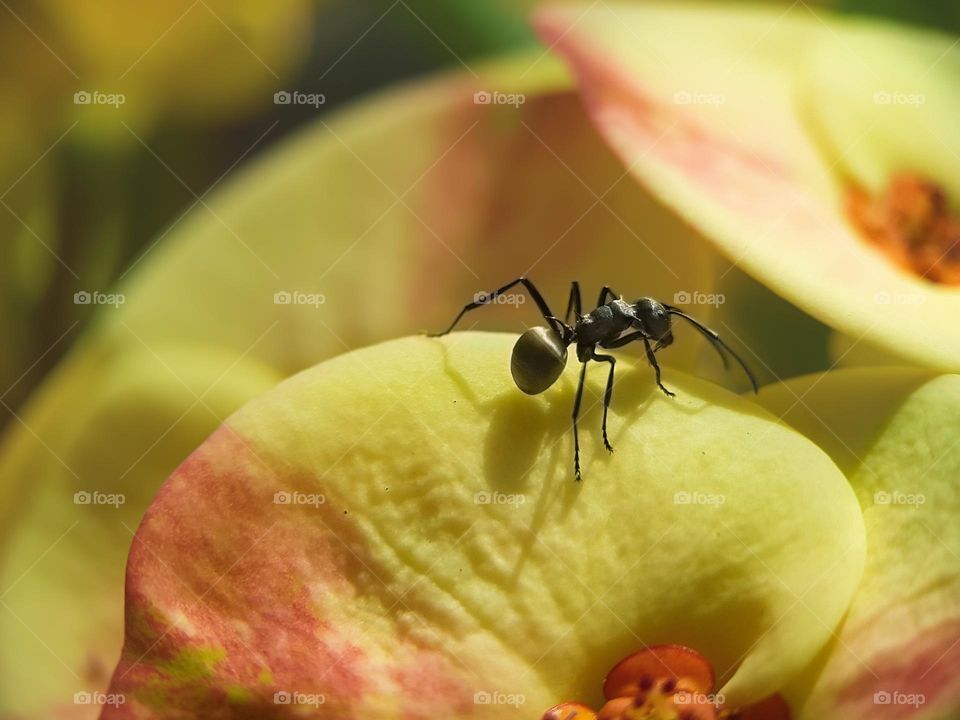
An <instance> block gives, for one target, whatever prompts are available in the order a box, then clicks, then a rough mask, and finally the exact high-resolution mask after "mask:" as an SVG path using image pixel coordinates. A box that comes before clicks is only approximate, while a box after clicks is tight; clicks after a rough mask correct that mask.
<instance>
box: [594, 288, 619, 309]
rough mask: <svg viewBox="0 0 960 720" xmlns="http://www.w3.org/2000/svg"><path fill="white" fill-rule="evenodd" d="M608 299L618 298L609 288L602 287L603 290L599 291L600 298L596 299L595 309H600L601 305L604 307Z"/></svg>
mask: <svg viewBox="0 0 960 720" xmlns="http://www.w3.org/2000/svg"><path fill="white" fill-rule="evenodd" d="M608 297H609V298H618V297H620V296H619V295H617V294H616V293H615V292H614V291H613V290H611V289H610V288H609V286H607V285H604V286H603V289H602V290H601V291H600V297H599V298H598V299H597V307H600V306H601V305H606V304H607V298H608Z"/></svg>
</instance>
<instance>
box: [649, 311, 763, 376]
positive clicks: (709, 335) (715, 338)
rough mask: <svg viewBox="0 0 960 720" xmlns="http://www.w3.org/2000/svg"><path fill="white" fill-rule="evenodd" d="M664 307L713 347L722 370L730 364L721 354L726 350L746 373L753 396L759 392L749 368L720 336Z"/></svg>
mask: <svg viewBox="0 0 960 720" xmlns="http://www.w3.org/2000/svg"><path fill="white" fill-rule="evenodd" d="M664 307H665V308H666V309H667V312H668V313H669V314H670V315H677V316H679V317H682V318H683V319H684V320H686V321H687V322H688V323H690V324H691V325H693V326H694V327H695V328H696V329H697V330H698V331H699V332H700V334H701V335H703V336H704V337H705V338H706V339H707V341H708V342H709V343H710V344H711V345H712V346H713V349H714V350H716V351H717V354H718V355H719V356H720V359H721V360H723V367H724V368H728V367H730V364H729V363H728V362H727V356H726V355H724V354H723V351H724V350H726V351H727V352H728V353H730V355H731V357H733V359H734V360H736V361H737V362H738V363H739V364H740V367H742V368H743V372H744V373H746V375H747V377H748V378H749V379H750V384H751V385H752V386H753V392H754V394H756V393H758V392H759V388H758V386H757V379H756V378H755V377H754V376H753V373H752V372H751V371H750V368H749V367H748V366H747V364H746V363H745V362H744V361H743V359H742V358H741V357H740V356H739V355H737V353H735V352H734V351H733V349H732V348H731V347H730V346H729V345H727V344H726V343H725V342H724V341H723V340H721V339H720V336H719V335H717V333H715V332H714V331H713V330H711V329H710V328H708V327H707V326H706V325H704V324H702V323H701V322H700V321H699V320H694V319H693V318H692V317H690V316H689V315H687V314H686V313H684V312H681V311H680V310H678V309H677V308H675V307H673V306H672V305H664Z"/></svg>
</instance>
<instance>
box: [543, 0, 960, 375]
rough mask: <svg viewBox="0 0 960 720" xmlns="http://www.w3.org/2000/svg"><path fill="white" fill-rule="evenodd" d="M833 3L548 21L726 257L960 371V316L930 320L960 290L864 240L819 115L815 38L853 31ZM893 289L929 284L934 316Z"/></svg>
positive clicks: (620, 127)
mask: <svg viewBox="0 0 960 720" xmlns="http://www.w3.org/2000/svg"><path fill="white" fill-rule="evenodd" d="M818 16H825V17H826V19H823V18H822V17H821V19H817V18H815V17H812V16H811V15H810V13H809V12H807V11H805V10H803V9H796V10H795V11H794V10H787V11H784V10H782V9H776V10H771V9H764V8H740V9H728V8H723V9H719V8H703V7H697V8H689V7H687V8H683V7H681V8H677V7H667V6H658V5H644V6H642V7H634V6H610V5H606V4H603V5H600V6H595V7H593V8H591V9H589V10H584V8H582V7H580V8H569V7H565V6H558V7H550V8H547V9H545V10H543V11H541V12H540V13H539V14H538V15H537V18H536V23H537V27H538V29H539V31H540V35H541V37H542V38H543V40H544V42H545V43H547V44H548V45H549V46H550V47H552V48H553V50H554V51H555V52H557V53H559V54H560V55H562V56H563V57H564V58H565V59H566V60H567V61H568V62H569V63H570V65H571V67H572V69H573V71H574V73H575V75H576V77H577V78H578V83H579V86H580V89H581V92H582V94H583V97H584V102H585V104H586V107H587V110H588V112H589V113H590V115H591V117H592V118H593V120H594V122H595V123H596V126H597V128H598V130H599V131H600V133H601V134H602V135H603V136H604V137H605V138H606V139H607V141H608V142H609V143H610V145H611V147H612V148H613V149H614V150H615V151H616V152H617V153H618V154H619V155H620V157H621V159H622V160H623V161H624V163H625V165H626V166H627V167H629V168H630V171H631V173H632V174H633V175H634V176H635V177H636V178H637V179H638V180H640V181H641V182H642V183H643V184H644V185H645V186H646V187H647V188H649V189H650V191H651V192H652V193H654V194H655V195H657V196H658V197H660V198H661V199H662V200H663V202H665V203H666V204H667V205H668V206H669V207H671V208H673V209H674V210H676V211H677V212H678V214H680V215H681V216H682V217H684V218H685V219H686V220H687V221H688V222H690V223H691V224H692V225H693V226H694V227H696V228H697V229H699V230H700V231H702V232H703V234H704V236H705V237H707V238H709V239H710V240H712V241H713V242H714V243H715V244H716V246H717V247H718V248H719V249H720V251H721V252H722V253H724V254H725V255H726V256H727V258H729V259H730V260H731V261H732V262H734V263H736V264H738V265H739V266H741V267H742V268H743V269H744V270H745V271H746V272H747V273H749V274H750V275H752V276H753V277H755V278H757V279H758V280H759V281H761V282H762V283H763V284H765V285H767V286H768V287H770V288H771V289H773V290H774V291H775V292H777V293H779V294H780V295H782V296H783V297H784V298H785V299H787V300H788V301H790V302H791V303H793V304H794V305H795V306H797V307H798V308H800V309H802V310H804V311H806V312H808V313H809V314H810V315H812V316H814V317H815V318H817V319H818V320H820V321H822V322H824V323H826V324H828V325H830V326H832V327H834V328H836V329H838V330H840V331H842V332H844V333H846V334H848V335H851V336H853V337H854V338H857V339H863V340H865V341H866V342H867V343H869V344H872V345H876V346H877V347H880V348H883V349H885V350H887V351H889V352H892V353H894V354H897V355H899V356H900V357H904V358H908V359H910V360H911V361H913V362H915V363H919V364H923V365H926V366H933V367H938V368H943V369H956V368H957V367H958V360H957V358H958V357H960V327H958V326H956V324H955V323H951V324H949V325H948V326H945V325H944V324H943V323H938V322H932V321H930V319H932V318H941V319H944V320H946V319H947V318H949V317H953V316H955V315H956V314H957V312H958V311H960V292H958V291H956V290H951V289H945V288H943V287H938V286H935V285H933V284H931V283H928V282H926V281H923V280H921V279H920V278H918V277H916V276H912V275H908V274H906V273H904V272H903V271H902V270H900V269H899V268H897V267H895V266H894V265H893V264H892V263H891V262H890V261H888V259H887V258H886V257H884V256H883V255H882V254H881V253H880V252H878V251H877V250H876V249H875V248H873V247H871V246H869V245H868V243H867V242H866V241H865V240H864V239H863V238H862V237H860V235H859V234H858V232H857V231H855V230H854V229H853V228H852V226H851V225H850V223H849V221H848V219H847V217H846V214H845V211H844V208H843V194H842V188H841V186H840V184H839V180H838V178H837V177H835V176H836V175H837V170H836V164H837V162H838V158H837V156H836V154H835V153H833V154H828V155H824V154H823V153H824V147H823V143H821V142H820V136H819V135H817V136H815V135H814V134H813V133H812V132H811V130H810V128H809V126H808V122H807V119H806V117H805V115H804V112H803V111H804V110H805V108H804V105H803V103H804V102H809V103H811V104H814V103H816V102H817V96H816V94H815V90H816V88H815V87H814V88H812V89H811V88H808V87H807V86H806V83H807V80H808V79H809V78H808V75H809V71H808V69H807V68H806V67H805V66H804V65H803V63H802V61H801V59H802V58H803V57H804V55H803V53H804V49H805V48H808V47H809V46H810V45H811V43H812V42H814V41H815V40H823V42H834V43H837V42H843V37H844V36H843V33H844V32H845V30H844V27H843V26H840V24H839V23H838V24H836V25H834V24H833V21H832V20H830V18H829V15H825V14H824V13H822V12H820V11H818ZM825 24H826V26H825ZM903 32H908V31H903ZM824 37H826V39H823V38H824ZM943 49H944V50H945V49H946V46H944V48H943ZM801 91H805V92H806V95H802V94H801V101H802V102H799V103H798V94H799V93H800V92H801ZM711 96H715V101H716V103H715V105H711V104H710V103H709V100H710V97H711ZM704 99H706V102H704ZM851 142H852V140H851ZM880 293H883V295H879V294H880ZM887 296H892V297H921V298H922V303H923V306H924V316H923V317H918V313H917V312H916V304H914V305H912V306H911V305H909V304H906V303H895V302H884V301H883V297H887ZM890 326H896V327H897V328H898V332H897V333H896V334H892V333H888V332H885V330H886V328H888V327H890Z"/></svg>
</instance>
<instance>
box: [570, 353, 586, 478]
mask: <svg viewBox="0 0 960 720" xmlns="http://www.w3.org/2000/svg"><path fill="white" fill-rule="evenodd" d="M586 377H587V363H586V361H585V362H584V363H583V365H581V366H580V381H579V382H578V383H577V399H576V400H574V401H573V472H574V473H575V475H576V478H577V482H580V435H579V434H578V433H577V415H579V414H580V399H581V398H582V397H583V381H584V380H585V379H586Z"/></svg>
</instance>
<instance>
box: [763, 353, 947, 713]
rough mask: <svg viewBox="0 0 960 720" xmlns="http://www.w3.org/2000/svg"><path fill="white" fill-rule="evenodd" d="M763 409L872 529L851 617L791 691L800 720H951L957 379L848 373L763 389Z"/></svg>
mask: <svg viewBox="0 0 960 720" xmlns="http://www.w3.org/2000/svg"><path fill="white" fill-rule="evenodd" d="M798 397H800V398H802V402H801V403H798V402H797V398H798ZM760 402H761V404H763V405H764V406H766V407H767V408H768V409H769V410H771V411H773V412H774V413H776V414H783V415H784V419H785V420H787V421H788V422H789V423H790V424H792V425H793V426H794V427H796V428H797V429H798V430H800V431H801V432H803V433H805V434H806V435H808V436H809V437H810V438H811V439H813V440H815V441H816V442H818V444H820V445H821V446H822V447H823V448H824V449H825V450H826V451H827V452H828V453H829V454H830V455H831V456H832V457H833V458H834V460H835V461H836V462H837V464H838V466H840V468H841V469H842V470H844V472H845V474H846V475H847V477H848V478H849V479H850V482H851V485H852V486H853V488H854V490H855V492H856V493H857V496H858V498H859V501H860V505H861V507H862V509H863V513H864V520H865V523H866V528H867V563H866V568H865V570H864V576H863V580H862V582H861V585H860V588H859V589H858V591H857V593H856V595H855V596H854V598H853V602H852V604H851V607H850V610H849V612H848V614H847V618H846V620H845V622H844V624H843V626H842V627H841V628H840V630H839V631H838V633H837V634H836V636H835V639H834V641H833V642H832V643H831V645H830V646H829V648H828V650H827V651H826V652H825V653H823V655H822V656H821V657H820V658H819V659H818V661H817V662H816V663H814V665H813V666H811V668H809V669H808V670H807V671H805V673H804V676H803V677H802V678H800V679H799V680H798V682H796V683H795V684H794V686H793V687H792V688H791V690H790V693H789V694H790V695H791V696H792V698H793V699H794V700H795V701H796V702H797V704H798V706H803V713H802V714H801V718H802V720H861V719H862V720H867V719H868V718H870V719H873V718H881V719H887V718H889V719H894V718H897V719H899V718H911V720H913V719H916V720H921V719H922V720H928V719H930V720H933V719H940V718H950V717H956V716H957V714H958V713H960V531H958V529H957V528H958V526H957V522H956V517H957V513H958V512H960V491H958V489H957V483H956V479H957V477H958V474H960V446H958V445H957V442H956V439H957V428H958V420H957V408H958V407H960V377H958V376H956V375H943V376H936V375H931V374H929V373H928V372H926V371H921V370H905V369H902V368H883V369H880V368H864V369H854V370H843V371H837V372H834V373H830V374H828V375H826V376H808V377H803V378H797V379H795V380H792V381H790V382H789V383H787V384H786V385H782V386H770V387H768V388H764V390H763V391H762V392H761V394H760Z"/></svg>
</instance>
